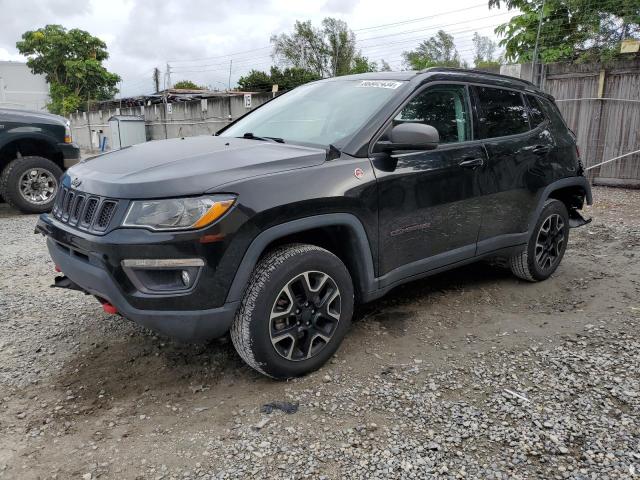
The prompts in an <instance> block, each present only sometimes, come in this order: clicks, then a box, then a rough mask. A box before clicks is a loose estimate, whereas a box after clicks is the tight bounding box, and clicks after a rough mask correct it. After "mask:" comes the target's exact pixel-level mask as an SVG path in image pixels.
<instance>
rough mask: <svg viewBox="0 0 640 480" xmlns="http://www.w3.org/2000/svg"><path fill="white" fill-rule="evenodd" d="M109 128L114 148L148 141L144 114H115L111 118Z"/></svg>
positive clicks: (117, 148)
mask: <svg viewBox="0 0 640 480" xmlns="http://www.w3.org/2000/svg"><path fill="white" fill-rule="evenodd" d="M109 128H110V129H111V148H112V149H113V150H119V149H121V148H124V147H128V146H130V145H135V144H136V143H144V142H146V141H147V134H146V131H145V126H144V117H143V116H142V115H114V116H113V117H111V118H109Z"/></svg>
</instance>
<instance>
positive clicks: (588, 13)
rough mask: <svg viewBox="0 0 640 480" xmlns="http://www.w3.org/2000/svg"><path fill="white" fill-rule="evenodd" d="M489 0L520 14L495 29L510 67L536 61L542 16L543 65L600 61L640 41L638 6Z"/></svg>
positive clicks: (610, 1)
mask: <svg viewBox="0 0 640 480" xmlns="http://www.w3.org/2000/svg"><path fill="white" fill-rule="evenodd" d="M542 5H543V0H489V8H502V7H503V6H504V7H506V8H507V9H508V10H517V11H518V12H519V14H517V15H515V16H513V17H512V18H511V19H510V20H509V22H507V23H504V24H502V25H500V26H498V27H497V28H496V33H497V34H498V35H500V36H501V37H504V38H503V39H502V40H501V41H500V43H499V45H500V46H501V47H504V48H505V58H506V59H507V60H509V61H517V62H521V63H524V62H530V61H531V60H532V59H533V53H534V50H535V44H536V38H537V34H538V25H539V22H540V14H541V13H542V23H541V28H540V37H539V47H538V51H539V55H540V57H539V59H540V60H541V61H542V62H543V63H549V62H558V61H574V60H577V61H599V60H607V59H609V58H612V57H614V56H616V55H617V54H618V52H619V46H620V42H621V41H622V40H624V39H626V38H640V2H639V1H638V0H602V1H593V0H572V1H571V2H567V1H564V0H545V1H544V10H543V9H542Z"/></svg>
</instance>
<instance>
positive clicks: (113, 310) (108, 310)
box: [102, 302, 118, 315]
mask: <svg viewBox="0 0 640 480" xmlns="http://www.w3.org/2000/svg"><path fill="white" fill-rule="evenodd" d="M102 310H104V311H105V312H106V313H108V314H110V315H116V314H117V313H118V309H117V308H116V307H114V306H113V305H111V304H110V303H109V302H104V303H103V304H102Z"/></svg>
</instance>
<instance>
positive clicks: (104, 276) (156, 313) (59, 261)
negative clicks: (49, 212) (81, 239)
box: [47, 237, 239, 343]
mask: <svg viewBox="0 0 640 480" xmlns="http://www.w3.org/2000/svg"><path fill="white" fill-rule="evenodd" d="M47 248H48V249H49V254H50V255H51V258H52V260H53V261H54V263H55V264H56V266H58V268H59V269H60V270H61V271H62V272H63V273H64V274H65V275H66V276H67V277H68V278H69V279H70V280H71V281H72V282H73V283H74V284H76V285H78V286H79V287H81V289H82V290H84V291H86V292H87V293H90V294H92V295H95V296H97V297H100V298H103V299H105V300H107V301H108V302H109V303H110V304H111V305H113V306H114V307H115V308H116V309H117V310H118V312H119V313H120V314H122V316H124V317H126V318H128V319H130V320H133V321H134V322H136V323H138V324H140V325H142V326H144V327H147V328H150V329H151V330H155V331H157V332H159V333H162V334H164V335H168V336H170V337H173V338H176V339H178V340H182V341H185V342H195V343H202V342H206V341H207V340H211V339H213V338H217V337H220V336H222V335H224V334H225V333H226V332H227V331H228V330H229V328H230V326H231V322H232V321H233V317H234V315H235V312H236V310H237V308H238V304H239V302H233V303H226V304H224V305H223V306H221V307H218V308H213V309H209V310H177V311H176V310H141V309H138V308H135V307H133V306H132V305H131V304H130V303H129V302H127V300H126V298H125V297H124V295H123V294H122V293H121V291H120V289H119V287H118V285H117V284H116V282H115V280H114V279H113V278H112V277H111V275H110V274H109V272H108V271H107V270H106V269H105V268H103V267H102V266H101V265H99V263H98V261H97V260H95V259H87V258H86V256H82V255H76V254H75V253H74V251H73V250H72V249H69V248H66V247H65V246H63V245H60V244H59V243H58V242H56V241H55V240H54V239H52V238H51V237H48V238H47Z"/></svg>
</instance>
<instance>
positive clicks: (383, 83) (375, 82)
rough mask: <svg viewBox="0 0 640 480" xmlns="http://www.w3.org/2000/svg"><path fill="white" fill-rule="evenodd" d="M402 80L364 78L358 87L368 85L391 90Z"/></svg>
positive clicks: (400, 83)
mask: <svg viewBox="0 0 640 480" xmlns="http://www.w3.org/2000/svg"><path fill="white" fill-rule="evenodd" d="M400 85H402V82H390V81H385V80H363V81H361V82H360V85H358V87H368V88H390V89H391V90H395V89H396V88H398V87H399V86H400Z"/></svg>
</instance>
